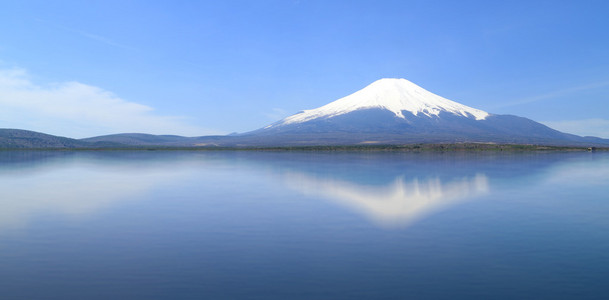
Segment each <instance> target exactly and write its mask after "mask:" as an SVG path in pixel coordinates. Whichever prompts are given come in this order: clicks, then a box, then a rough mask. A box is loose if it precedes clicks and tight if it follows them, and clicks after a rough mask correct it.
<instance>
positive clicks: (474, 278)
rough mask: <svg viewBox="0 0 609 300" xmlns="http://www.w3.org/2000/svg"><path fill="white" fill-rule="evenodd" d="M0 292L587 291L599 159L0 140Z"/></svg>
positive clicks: (602, 261) (606, 206) (202, 295)
mask: <svg viewBox="0 0 609 300" xmlns="http://www.w3.org/2000/svg"><path fill="white" fill-rule="evenodd" d="M0 205H1V208H0V299H603V298H606V297H607V295H609V153H587V152H586V153H513V154H493V153H436V154H425V153H418V154H417V153H411V154H408V153H406V154H404V153H368V154H367V153H306V152H303V153H278V152H178V151H167V152H162V151H149V152H145V151H140V152H0Z"/></svg>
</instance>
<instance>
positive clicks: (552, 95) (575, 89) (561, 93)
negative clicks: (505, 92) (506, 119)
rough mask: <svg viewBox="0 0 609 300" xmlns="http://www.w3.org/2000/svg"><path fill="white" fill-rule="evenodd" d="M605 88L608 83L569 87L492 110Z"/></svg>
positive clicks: (501, 105) (497, 106)
mask: <svg viewBox="0 0 609 300" xmlns="http://www.w3.org/2000/svg"><path fill="white" fill-rule="evenodd" d="M605 86H609V81H605V82H597V83H592V84H587V85H582V86H576V87H571V88H567V89H562V90H557V91H553V92H550V93H546V94H542V95H537V96H533V97H527V98H523V99H520V100H516V101H511V102H508V103H503V104H499V105H495V106H494V107H493V108H503V107H510V106H516V105H522V104H528V103H532V102H537V101H542V100H547V99H552V98H558V97H562V96H565V95H568V94H571V93H574V92H581V91H587V90H593V89H597V88H601V87H605Z"/></svg>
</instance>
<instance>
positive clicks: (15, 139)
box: [0, 129, 88, 148]
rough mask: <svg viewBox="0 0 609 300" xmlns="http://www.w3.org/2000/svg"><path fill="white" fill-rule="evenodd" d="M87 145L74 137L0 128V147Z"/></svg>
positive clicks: (70, 146)
mask: <svg viewBox="0 0 609 300" xmlns="http://www.w3.org/2000/svg"><path fill="white" fill-rule="evenodd" d="M85 145H88V144H87V143H84V142H81V141H79V140H76V139H71V138H66V137H60V136H54V135H49V134H44V133H39V132H34V131H28V130H20V129H0V148H78V147H83V146H85Z"/></svg>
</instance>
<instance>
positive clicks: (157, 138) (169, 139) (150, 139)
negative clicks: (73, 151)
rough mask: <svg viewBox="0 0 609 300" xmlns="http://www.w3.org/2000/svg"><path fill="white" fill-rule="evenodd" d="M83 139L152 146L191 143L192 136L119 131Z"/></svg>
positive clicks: (91, 141)
mask: <svg viewBox="0 0 609 300" xmlns="http://www.w3.org/2000/svg"><path fill="white" fill-rule="evenodd" d="M81 141H84V142H89V143H95V142H98V143H99V142H111V143H117V144H124V145H131V146H150V145H172V144H175V145H191V144H192V141H191V138H187V137H183V136H179V135H153V134H144V133H119V134H111V135H103V136H96V137H91V138H85V139H81Z"/></svg>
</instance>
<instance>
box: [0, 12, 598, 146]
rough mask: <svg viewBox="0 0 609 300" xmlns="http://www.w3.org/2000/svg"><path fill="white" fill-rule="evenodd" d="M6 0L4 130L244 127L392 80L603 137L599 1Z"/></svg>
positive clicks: (0, 42) (80, 132) (1, 44)
mask: <svg viewBox="0 0 609 300" xmlns="http://www.w3.org/2000/svg"><path fill="white" fill-rule="evenodd" d="M7 2H9V1H7ZM14 2H15V3H3V4H0V28H2V30H0V127H2V128H22V129H29V130H36V131H42V132H46V133H51V134H57V135H63V136H70V137H88V136H94V135H102V134H111V133H118V132H146V133H154V134H168V133H174V134H181V135H189V136H196V135H207V134H224V133H230V132H245V131H249V130H253V129H257V128H260V127H263V126H265V125H267V124H269V123H271V122H274V121H276V120H278V119H280V118H283V117H286V116H288V115H291V114H293V113H296V112H298V111H300V110H303V109H311V108H315V107H319V106H321V105H324V104H326V103H329V102H331V101H334V100H336V99H338V98H340V97H343V96H346V95H348V94H350V93H353V92H355V91H357V90H359V89H361V88H363V87H365V86H366V85H368V84H370V83H372V82H373V81H375V80H377V79H379V78H385V77H399V78H406V79H408V80H410V81H412V82H414V83H416V84H418V85H420V86H422V87H423V88H425V89H427V90H429V91H431V92H434V93H436V94H438V95H440V96H443V97H446V98H448V99H451V100H454V101H457V102H460V103H463V104H466V105H469V106H472V107H475V108H479V109H483V110H486V111H488V112H491V113H498V114H514V115H519V116H524V117H528V118H531V119H533V120H536V121H541V122H544V123H546V124H549V125H551V126H553V127H555V128H557V129H560V130H563V131H567V132H572V133H576V134H581V135H596V136H603V137H608V138H609V18H607V12H608V11H609V4H606V3H607V2H605V1H332V0H326V1H307V0H299V1H298V0H294V1H292V0H285V1H263V0H258V1H163V2H160V1H124V0H123V1H109V0H106V1H14Z"/></svg>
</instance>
